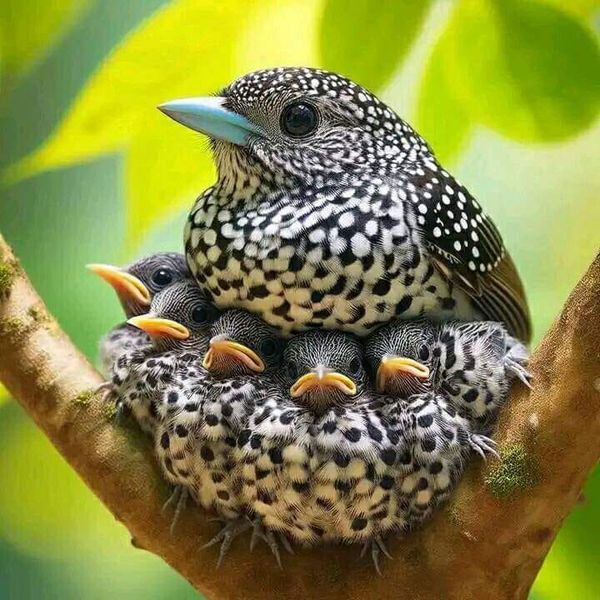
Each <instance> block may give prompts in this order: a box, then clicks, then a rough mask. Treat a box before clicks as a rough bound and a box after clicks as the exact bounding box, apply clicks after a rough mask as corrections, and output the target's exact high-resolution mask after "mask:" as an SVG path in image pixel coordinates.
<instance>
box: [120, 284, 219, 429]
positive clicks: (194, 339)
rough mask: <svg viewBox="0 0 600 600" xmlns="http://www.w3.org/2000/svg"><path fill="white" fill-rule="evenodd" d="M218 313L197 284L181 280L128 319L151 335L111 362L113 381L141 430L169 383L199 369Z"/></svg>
mask: <svg viewBox="0 0 600 600" xmlns="http://www.w3.org/2000/svg"><path fill="white" fill-rule="evenodd" d="M217 315H218V312H217V310H216V309H215V308H214V306H213V305H212V304H211V303H210V302H209V301H208V300H207V298H206V296H205V294H204V293H203V292H202V290H201V289H200V288H199V287H198V285H197V284H196V283H195V282H194V281H192V280H190V279H184V280H181V281H179V282H177V283H175V284H173V285H171V286H169V287H168V288H166V289H164V290H163V291H162V292H160V293H158V294H157V295H156V296H155V297H154V298H153V300H152V304H151V307H150V312H149V313H147V314H145V315H138V316H136V317H132V318H131V319H129V321H128V323H129V324H130V325H133V326H134V327H136V328H139V329H141V330H143V331H144V332H145V333H146V334H147V335H149V336H150V338H151V345H150V347H149V348H147V349H145V350H143V351H139V352H129V351H127V350H125V351H124V352H123V354H122V355H121V356H120V357H119V358H118V359H117V361H116V362H115V367H114V374H113V377H112V384H113V385H114V386H115V388H116V393H117V396H118V398H119V401H120V402H121V403H122V404H123V405H124V406H125V407H127V408H128V409H129V410H130V411H131V412H132V414H133V416H134V418H135V419H136V420H137V421H138V423H139V424H140V426H141V427H142V429H144V430H146V431H149V432H153V428H154V426H155V423H156V419H157V416H158V405H159V403H160V401H161V394H162V393H163V392H164V390H165V389H166V388H167V387H168V386H170V385H173V384H177V385H179V383H180V381H186V380H187V379H189V378H190V376H191V375H190V372H191V373H193V374H196V373H198V372H200V371H199V369H201V366H200V360H201V356H202V354H203V353H204V352H205V351H206V349H207V347H208V339H209V336H208V331H209V327H210V325H211V323H212V321H213V320H214V319H215V318H216V317H217ZM184 323H185V324H184Z"/></svg>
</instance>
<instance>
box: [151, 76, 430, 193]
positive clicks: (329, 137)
mask: <svg viewBox="0 0 600 600" xmlns="http://www.w3.org/2000/svg"><path fill="white" fill-rule="evenodd" d="M159 108H160V110H162V111H163V112H164V113H165V114H167V115H168V116H170V117H171V118H173V119H174V120H176V121H178V122H180V123H182V124H183V125H186V126H187V127H190V128H191V129H194V130H196V131H199V132H201V133H204V134H206V135H208V136H209V137H210V138H211V141H212V147H213V150H214V152H215V155H216V161H217V167H218V170H219V177H220V179H221V180H232V181H235V182H237V183H238V184H239V183H240V182H242V183H243V185H244V187H247V186H249V185H250V186H252V184H253V177H254V179H255V180H256V185H259V184H260V185H263V186H267V187H268V186H269V184H274V185H275V184H276V186H277V187H278V188H281V187H282V186H284V185H286V184H287V185H289V186H292V187H295V186H297V185H301V184H302V183H308V184H310V183H313V182H315V181H316V182H318V181H319V178H321V179H324V178H330V177H335V176H336V175H340V174H349V173H353V172H357V171H364V170H369V169H370V170H371V171H374V172H376V173H377V174H378V175H382V174H384V173H385V171H386V169H388V168H390V166H391V165H393V164H395V165H397V164H399V163H401V162H402V161H403V160H405V159H407V158H409V159H410V158H411V157H416V155H417V154H418V153H420V152H424V151H425V152H428V151H429V150H428V148H427V146H426V144H425V142H424V141H423V140H422V139H421V138H420V137H419V136H418V135H417V134H416V133H415V132H414V131H413V130H412V129H411V128H410V126H409V125H408V124H406V123H405V122H404V121H403V120H402V119H400V118H399V117H398V116H397V115H396V114H395V113H394V111H393V110H392V109H390V108H389V107H388V106H386V105H385V104H384V103H383V102H381V101H380V100H379V99H378V98H376V97H375V96H374V95H373V94H371V93H370V92H368V91H367V90H365V89H364V88H362V87H361V86H359V85H358V84H356V83H354V82H352V81H350V80H349V79H346V78H345V77H342V76H341V75H337V74H335V73H330V72H327V71H322V70H319V69H310V68H276V69H268V70H261V71H256V72H253V73H250V74H248V75H245V76H244V77H241V78H239V79H237V80H236V81H234V82H233V83H232V84H230V85H229V86H228V87H226V88H225V89H223V90H222V91H221V93H220V94H219V95H218V96H213V97H202V98H186V99H181V100H174V101H171V102H166V103H165V104H162V105H161V106H160V107H159Z"/></svg>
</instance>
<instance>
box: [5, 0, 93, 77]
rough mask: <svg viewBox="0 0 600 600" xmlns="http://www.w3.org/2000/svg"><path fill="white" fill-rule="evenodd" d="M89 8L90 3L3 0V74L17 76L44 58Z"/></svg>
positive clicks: (77, 0) (78, 1) (75, 0)
mask: <svg viewBox="0 0 600 600" xmlns="http://www.w3.org/2000/svg"><path fill="white" fill-rule="evenodd" d="M88 5H89V0H46V1H44V2H40V1H39V0H2V2H0V54H2V57H3V63H4V69H3V70H4V71H5V73H8V74H10V75H16V74H18V73H20V72H22V71H24V70H25V69H27V68H28V67H29V66H30V65H31V64H32V63H33V62H34V61H35V60H36V59H38V58H40V57H41V56H43V54H44V53H45V52H46V51H47V50H48V49H49V48H50V47H51V46H52V44H53V43H55V42H56V41H57V40H58V39H59V38H60V35H61V34H62V33H64V32H65V31H66V30H67V29H68V28H69V27H70V26H71V25H73V23H75V22H76V20H77V18H78V17H79V16H80V15H81V14H82V12H83V10H84V9H85V8H86V7H87V6H88Z"/></svg>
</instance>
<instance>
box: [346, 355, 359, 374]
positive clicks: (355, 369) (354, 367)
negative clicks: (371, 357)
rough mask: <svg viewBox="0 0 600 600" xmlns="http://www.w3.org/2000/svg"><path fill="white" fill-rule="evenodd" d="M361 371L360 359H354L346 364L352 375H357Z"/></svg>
mask: <svg viewBox="0 0 600 600" xmlns="http://www.w3.org/2000/svg"><path fill="white" fill-rule="evenodd" d="M361 369H362V362H361V360H360V358H358V357H354V358H353V359H352V360H351V361H350V363H349V364H348V370H349V371H350V373H351V374H352V375H358V374H359V373H360V371H361Z"/></svg>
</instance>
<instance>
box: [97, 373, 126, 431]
mask: <svg viewBox="0 0 600 600" xmlns="http://www.w3.org/2000/svg"><path fill="white" fill-rule="evenodd" d="M94 393H95V394H98V395H99V396H100V400H102V402H106V403H109V404H114V406H115V410H116V412H115V418H116V419H117V421H119V420H120V419H121V418H122V417H123V415H124V414H125V412H126V411H125V405H124V404H123V402H122V400H121V398H120V397H119V392H118V391H117V386H116V385H115V384H114V383H113V382H112V381H105V382H104V383H101V384H100V385H99V386H98V387H97V388H96V389H95V390H94Z"/></svg>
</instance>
